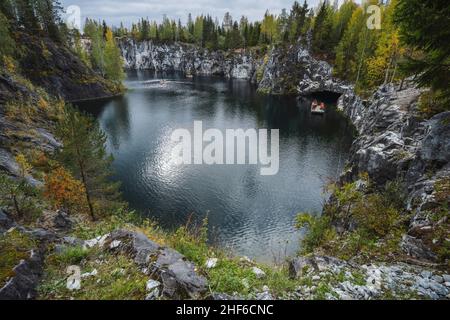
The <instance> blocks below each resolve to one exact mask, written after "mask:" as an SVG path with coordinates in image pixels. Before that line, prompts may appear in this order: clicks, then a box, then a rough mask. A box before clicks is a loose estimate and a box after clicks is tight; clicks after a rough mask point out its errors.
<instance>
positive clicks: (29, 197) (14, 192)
mask: <svg viewBox="0 0 450 320" xmlns="http://www.w3.org/2000/svg"><path fill="white" fill-rule="evenodd" d="M39 199H40V198H39V196H38V191H37V190H36V188H34V187H32V186H30V185H29V184H28V183H27V182H26V181H25V179H23V178H21V179H18V180H14V179H12V178H10V177H8V176H6V175H5V174H0V207H6V208H8V209H11V210H12V212H14V214H15V216H16V218H17V219H25V220H30V219H33V218H36V216H37V215H39V214H40V209H39Z"/></svg>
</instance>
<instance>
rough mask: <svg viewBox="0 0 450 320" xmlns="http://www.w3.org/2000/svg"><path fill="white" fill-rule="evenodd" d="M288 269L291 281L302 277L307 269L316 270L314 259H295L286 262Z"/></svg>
mask: <svg viewBox="0 0 450 320" xmlns="http://www.w3.org/2000/svg"><path fill="white" fill-rule="evenodd" d="M288 267H289V276H290V277H291V278H292V279H295V278H299V277H302V276H303V275H304V271H305V270H307V269H318V267H317V263H316V262H315V260H314V257H295V258H293V259H291V260H290V261H289V262H288Z"/></svg>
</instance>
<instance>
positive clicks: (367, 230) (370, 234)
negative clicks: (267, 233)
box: [296, 175, 407, 260]
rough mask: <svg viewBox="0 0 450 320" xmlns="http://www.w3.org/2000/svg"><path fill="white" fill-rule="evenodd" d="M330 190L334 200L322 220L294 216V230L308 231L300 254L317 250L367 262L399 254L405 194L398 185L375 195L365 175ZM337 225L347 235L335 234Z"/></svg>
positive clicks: (393, 184) (403, 224)
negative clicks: (342, 228)
mask: <svg viewBox="0 0 450 320" xmlns="http://www.w3.org/2000/svg"><path fill="white" fill-rule="evenodd" d="M331 189H332V191H333V195H334V197H335V200H334V202H333V203H332V204H331V205H328V206H327V207H326V208H325V213H324V215H323V216H321V217H315V216H312V215H310V214H307V213H303V214H299V215H298V216H297V220H296V226H297V227H298V228H303V227H307V233H306V235H305V236H304V238H303V239H302V244H301V245H302V250H303V253H310V252H313V251H315V250H317V249H319V248H320V249H322V250H325V252H329V253H330V254H333V255H334V256H337V257H340V258H342V259H350V258H352V257H355V256H358V257H359V258H361V259H367V260H370V259H372V258H375V257H378V258H382V259H386V258H388V257H391V256H392V254H393V253H394V252H397V251H398V250H399V246H398V244H399V242H400V239H401V235H402V233H403V232H405V222H406V220H407V217H405V216H403V215H402V214H401V213H402V212H401V210H402V208H403V207H404V192H403V189H402V185H401V184H400V183H399V182H397V181H392V182H388V183H387V184H386V186H385V188H384V189H383V190H381V191H377V190H373V187H372V186H371V184H370V181H369V180H368V177H367V175H362V176H361V178H360V180H359V181H356V182H353V183H345V184H344V185H342V186H340V187H336V186H334V187H332V188H331ZM336 223H337V224H341V225H343V226H346V228H345V229H346V230H350V231H346V232H343V233H340V234H338V233H336V231H335V230H334V227H333V226H334V224H336Z"/></svg>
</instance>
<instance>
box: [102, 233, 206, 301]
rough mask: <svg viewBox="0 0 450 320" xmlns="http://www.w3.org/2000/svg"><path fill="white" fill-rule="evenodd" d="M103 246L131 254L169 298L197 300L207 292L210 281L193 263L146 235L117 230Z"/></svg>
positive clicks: (107, 238) (106, 238)
mask: <svg viewBox="0 0 450 320" xmlns="http://www.w3.org/2000/svg"><path fill="white" fill-rule="evenodd" d="M113 243H114V245H112V244H113ZM103 246H104V247H109V248H110V250H120V251H122V252H126V253H128V254H130V255H131V256H132V257H133V259H134V261H135V263H136V264H137V265H139V266H140V267H141V269H143V270H146V271H147V273H149V274H152V275H154V276H156V277H157V278H158V280H159V281H160V282H161V283H162V294H163V295H164V296H165V297H167V298H170V299H196V298H199V297H201V296H203V295H204V294H205V293H206V292H207V288H208V287H207V280H206V278H205V277H203V276H201V275H199V274H198V273H197V272H196V270H195V265H194V264H193V263H192V262H190V261H187V260H186V258H185V257H184V256H183V255H181V254H180V253H179V252H177V251H175V250H173V249H170V248H167V247H161V246H159V245H158V244H156V243H155V242H153V241H151V240H149V239H148V238H147V237H146V236H145V235H144V234H142V233H138V232H131V231H127V230H117V231H114V232H112V233H111V234H110V235H108V236H107V237H105V240H104V242H103Z"/></svg>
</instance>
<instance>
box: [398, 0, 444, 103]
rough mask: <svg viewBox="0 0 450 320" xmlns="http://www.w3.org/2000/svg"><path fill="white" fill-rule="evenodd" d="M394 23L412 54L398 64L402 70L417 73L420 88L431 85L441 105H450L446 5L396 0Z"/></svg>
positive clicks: (438, 0) (438, 1) (429, 0)
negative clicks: (414, 52)
mask: <svg viewBox="0 0 450 320" xmlns="http://www.w3.org/2000/svg"><path fill="white" fill-rule="evenodd" d="M394 22H395V23H396V24H397V26H398V27H399V29H400V37H401V40H402V41H403V42H404V43H405V44H407V45H408V46H410V47H411V48H412V49H413V50H414V51H416V54H413V52H411V54H409V55H408V57H407V61H406V62H405V63H403V64H402V68H403V70H404V72H406V73H409V74H414V75H417V76H416V77H415V81H416V82H417V83H418V84H419V85H420V86H422V87H431V88H432V89H433V91H434V92H435V93H436V95H437V98H439V100H440V102H441V104H442V105H443V106H446V108H447V110H449V109H448V108H449V107H448V106H449V105H450V54H449V52H450V43H449V41H448V39H449V38H450V31H449V28H448V25H449V24H450V6H449V5H448V1H446V0H398V4H397V6H396V10H395V13H394Z"/></svg>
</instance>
